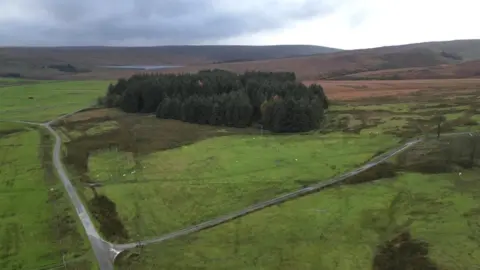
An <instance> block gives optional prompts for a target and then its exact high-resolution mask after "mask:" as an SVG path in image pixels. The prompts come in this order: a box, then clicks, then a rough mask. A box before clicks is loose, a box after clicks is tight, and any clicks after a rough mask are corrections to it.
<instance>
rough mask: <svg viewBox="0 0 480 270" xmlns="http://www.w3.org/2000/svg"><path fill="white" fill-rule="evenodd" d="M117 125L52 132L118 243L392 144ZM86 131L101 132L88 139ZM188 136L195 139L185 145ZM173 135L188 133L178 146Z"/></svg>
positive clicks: (255, 197) (281, 189)
mask: <svg viewBox="0 0 480 270" xmlns="http://www.w3.org/2000/svg"><path fill="white" fill-rule="evenodd" d="M140 117H143V120H142V121H144V123H141V121H139V118H140ZM100 118H102V119H103V117H100ZM80 119H81V117H80ZM115 119H116V121H117V122H118V124H117V125H112V124H111V122H112V121H114V120H112V119H109V120H105V121H104V122H103V123H105V125H106V126H117V127H118V129H116V130H114V131H109V130H108V128H105V129H102V128H101V126H102V125H101V124H100V123H99V122H92V123H91V124H90V125H87V124H85V123H84V122H82V123H83V124H81V125H80V126H81V130H78V129H75V128H73V129H70V128H69V127H71V126H74V125H71V124H67V125H66V126H61V127H59V130H61V132H62V134H63V136H64V137H68V138H70V139H71V140H70V141H69V142H68V143H67V144H66V148H67V156H66V163H67V164H70V165H69V166H70V168H71V170H76V172H77V173H78V175H79V178H78V180H77V182H78V181H80V182H83V184H84V187H83V188H82V187H81V185H80V187H79V188H80V189H82V190H83V191H84V192H83V193H84V196H85V199H86V200H87V201H88V202H89V203H90V204H91V208H92V209H93V210H92V211H93V212H95V211H96V210H95V209H96V208H97V207H98V206H97V205H95V204H93V205H92V203H94V202H95V201H96V200H97V199H98V198H99V197H101V198H102V200H107V199H108V201H110V204H113V205H114V206H115V208H114V212H115V214H111V215H109V218H108V219H103V218H100V217H98V218H97V221H99V222H100V223H102V222H103V223H105V224H104V226H102V225H100V227H101V228H103V234H104V235H105V236H106V237H107V238H108V237H109V236H110V238H109V239H111V240H112V241H117V242H125V241H132V240H139V239H145V238H148V237H155V236H158V235H161V234H164V233H168V232H171V231H174V230H177V229H181V228H183V227H186V226H189V225H193V224H196V223H200V222H202V221H206V220H208V219H210V218H214V217H216V216H219V215H221V214H226V213H229V212H231V211H234V210H239V209H241V208H243V207H246V206H248V205H250V204H253V203H256V202H259V201H262V200H267V199H271V198H272V197H275V196H279V195H281V194H284V193H286V192H289V191H293V190H295V189H297V188H300V187H302V186H306V185H310V184H313V183H317V182H320V181H322V180H325V179H328V178H330V177H332V176H335V175H338V174H340V173H343V172H345V171H347V170H350V169H353V168H354V167H357V166H359V165H361V164H363V163H364V162H365V161H366V160H368V159H370V158H371V157H372V156H374V155H375V154H377V153H379V152H381V151H383V150H385V149H388V148H390V147H393V146H395V145H396V144H397V143H398V139H397V138H395V137H393V136H391V135H378V136H376V137H375V140H372V136H370V135H356V134H344V133H331V134H329V135H328V136H325V135H322V134H319V133H314V132H313V133H307V134H297V135H278V136H277V135H269V134H263V135H262V134H261V133H260V131H258V130H243V134H242V133H240V130H237V129H223V128H218V127H206V126H198V125H193V124H188V123H181V122H179V121H173V120H158V119H155V118H149V119H148V118H145V117H144V116H133V115H125V116H123V117H119V118H115ZM67 123H68V120H67ZM147 123H150V125H149V124H147ZM130 125H132V126H130ZM92 127H96V129H98V130H104V133H98V134H96V135H91V136H89V135H87V133H86V132H85V130H91V129H92ZM122 127H123V128H122ZM142 127H144V128H145V127H150V128H151V129H142ZM202 129H203V130H202ZM131 130H135V134H133V133H131V132H129V131H131ZM190 130H191V131H190ZM193 130H195V132H197V133H198V134H196V135H195V136H196V138H194V137H189V136H192V133H194V131H193ZM189 131H190V132H189ZM82 132H83V133H82ZM72 133H73V134H75V135H76V136H77V135H78V134H84V136H83V137H78V136H77V137H72V136H71V134H72ZM175 134H177V136H175ZM178 134H185V135H184V136H185V137H184V138H183V140H184V141H183V142H182V141H181V140H180V138H179V137H180V136H178ZM115 136H116V137H115ZM98 138H102V139H103V140H104V141H103V143H97V141H98ZM195 140H196V142H195ZM182 144H183V146H182ZM81 151H83V152H81ZM85 184H86V187H85ZM91 186H95V187H94V188H93V189H92V187H91ZM92 191H94V192H92ZM112 211H113V208H112ZM94 216H95V215H94ZM109 224H110V225H109ZM112 224H113V225H112ZM111 226H114V228H113V230H114V231H115V230H118V231H119V232H121V233H120V235H119V234H116V233H115V232H112V231H111V230H112V227H111ZM101 230H102V229H101Z"/></svg>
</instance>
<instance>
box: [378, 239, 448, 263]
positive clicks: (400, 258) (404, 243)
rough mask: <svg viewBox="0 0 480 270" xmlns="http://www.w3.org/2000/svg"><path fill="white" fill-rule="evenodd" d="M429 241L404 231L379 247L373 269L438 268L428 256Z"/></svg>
mask: <svg viewBox="0 0 480 270" xmlns="http://www.w3.org/2000/svg"><path fill="white" fill-rule="evenodd" d="M428 246H429V245H428V243H427V242H424V241H420V240H417V239H412V236H411V235H410V232H408V231H406V232H402V233H400V234H399V235H398V236H396V237H395V238H393V239H392V240H389V241H387V242H385V243H383V244H382V245H381V246H379V247H378V249H377V253H376V255H375V257H374V259H373V267H372V269H373V270H406V269H409V270H437V269H439V268H438V267H437V266H436V265H435V263H434V262H432V261H431V260H430V259H429V258H428Z"/></svg>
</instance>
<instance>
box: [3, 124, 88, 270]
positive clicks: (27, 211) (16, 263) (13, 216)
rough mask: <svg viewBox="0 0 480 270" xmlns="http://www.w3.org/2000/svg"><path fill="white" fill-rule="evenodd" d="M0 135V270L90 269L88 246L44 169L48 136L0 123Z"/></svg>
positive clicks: (56, 184)
mask: <svg viewBox="0 0 480 270" xmlns="http://www.w3.org/2000/svg"><path fill="white" fill-rule="evenodd" d="M0 130H1V131H2V132H0V175H1V177H0V194H1V196H0V269H50V268H54V267H58V266H63V260H65V262H66V263H67V265H68V266H69V267H72V269H93V268H94V267H93V265H92V264H91V262H92V260H91V254H90V253H89V243H88V240H86V238H85V237H84V236H83V228H82V227H81V226H79V225H78V224H79V223H77V218H76V214H75V212H74V210H73V208H72V207H71V204H70V201H69V199H68V197H67V196H66V194H65V193H64V189H63V186H62V185H61V184H60V181H59V180H58V179H57V178H56V176H55V173H54V172H53V170H52V166H51V164H50V160H51V156H50V153H51V141H50V139H49V136H48V135H46V134H44V133H39V131H38V130H35V129H32V128H29V127H26V126H21V125H19V124H9V123H0ZM2 134H3V135H2ZM42 267H44V268H42Z"/></svg>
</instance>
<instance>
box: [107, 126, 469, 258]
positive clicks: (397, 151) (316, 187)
mask: <svg viewBox="0 0 480 270" xmlns="http://www.w3.org/2000/svg"><path fill="white" fill-rule="evenodd" d="M468 134H469V135H470V136H472V132H458V133H449V134H443V135H442V136H460V135H468ZM421 141H423V139H422V138H416V139H413V140H410V141H408V142H406V143H405V144H403V145H402V146H400V147H397V148H394V149H392V150H390V151H388V152H386V153H383V154H381V155H379V156H377V157H375V158H373V159H372V160H370V161H369V162H368V163H366V164H365V165H363V166H361V167H359V168H357V169H354V170H352V171H350V172H347V173H345V174H342V175H340V176H337V177H334V178H331V179H328V180H326V181H322V182H320V183H318V184H315V185H311V186H309V187H305V188H302V189H299V190H296V191H293V192H290V193H287V194H285V195H282V196H279V197H276V198H273V199H270V200H268V201H264V202H260V203H257V204H254V205H251V206H249V207H247V208H244V209H242V210H239V211H236V212H233V213H230V214H227V215H222V216H220V217H217V218H214V219H211V220H208V221H205V222H202V223H200V224H197V225H193V226H191V227H187V228H185V229H182V230H179V231H176V232H172V233H169V234H166V235H163V236H160V237H157V238H153V239H148V240H142V241H138V242H134V243H128V244H122V245H115V247H116V248H117V249H119V250H127V249H131V248H134V247H137V246H145V245H148V244H153V243H160V242H163V241H166V240H170V239H173V238H177V237H180V236H184V235H187V234H190V233H193V232H198V231H201V230H205V229H208V228H212V227H215V226H217V225H220V224H223V223H226V222H229V221H231V220H234V219H236V218H239V217H242V216H245V215H248V214H251V213H253V212H256V211H259V210H261V209H264V208H267V207H270V206H273V205H278V204H281V203H284V202H286V201H289V200H292V199H295V198H299V197H301V196H304V195H307V194H311V193H315V192H318V191H320V190H322V189H324V188H327V187H330V186H332V185H335V184H339V183H341V182H343V181H344V180H346V179H348V178H349V177H352V176H354V175H357V174H359V173H361V172H363V171H366V170H368V169H369V168H372V167H375V166H376V165H378V164H380V163H382V162H384V161H386V160H387V159H389V158H391V157H393V156H395V155H398V154H400V153H402V152H403V151H405V150H407V149H408V148H410V147H412V146H414V145H415V144H417V143H419V142H421Z"/></svg>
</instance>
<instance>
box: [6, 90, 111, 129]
mask: <svg viewBox="0 0 480 270" xmlns="http://www.w3.org/2000/svg"><path fill="white" fill-rule="evenodd" d="M108 84H109V82H108V81H35V82H33V83H32V82H29V83H25V84H21V85H6V86H4V87H0V119H2V120H24V121H32V122H34V121H47V120H51V119H53V118H55V117H57V116H60V115H62V114H65V113H69V112H73V111H75V110H79V109H82V108H85V107H87V106H91V105H93V104H95V102H96V98H97V97H99V96H101V95H103V94H104V93H105V91H106V90H105V89H106V88H107V86H108Z"/></svg>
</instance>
